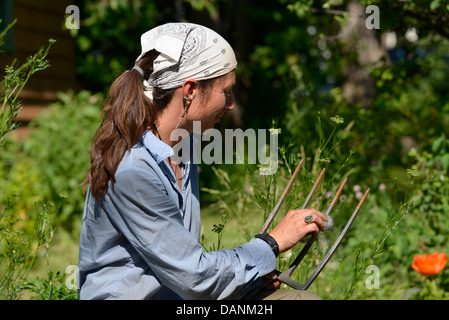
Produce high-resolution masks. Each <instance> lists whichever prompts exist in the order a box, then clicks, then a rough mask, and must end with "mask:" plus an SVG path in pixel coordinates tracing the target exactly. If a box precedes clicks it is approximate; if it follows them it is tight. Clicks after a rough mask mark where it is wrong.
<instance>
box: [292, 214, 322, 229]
mask: <svg viewBox="0 0 449 320" xmlns="http://www.w3.org/2000/svg"><path fill="white" fill-rule="evenodd" d="M289 214H292V215H298V219H300V220H302V221H303V222H304V223H305V224H308V225H310V227H309V228H310V229H313V231H315V228H314V227H313V224H315V225H316V226H317V227H318V229H319V230H324V228H325V224H324V223H325V222H327V221H328V219H327V217H326V216H325V215H324V214H323V213H322V212H320V211H318V210H316V209H298V210H291V211H290V212H289Z"/></svg>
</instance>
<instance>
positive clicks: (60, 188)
mask: <svg viewBox="0 0 449 320" xmlns="http://www.w3.org/2000/svg"><path fill="white" fill-rule="evenodd" d="M59 98H60V102H57V103H55V104H53V105H52V106H50V107H49V108H48V110H46V111H45V112H43V113H42V114H41V115H40V116H39V117H38V118H37V119H35V120H34V121H33V123H32V124H31V128H33V131H32V133H31V135H30V137H29V138H28V139H26V140H24V141H18V142H13V141H8V143H7V145H5V151H6V152H5V153H3V154H2V156H1V157H2V158H3V160H4V163H3V166H4V169H5V176H4V180H6V182H5V183H3V184H2V186H0V190H2V194H5V195H6V194H10V193H11V192H16V193H18V194H21V195H22V196H23V201H21V202H20V203H16V204H15V209H16V211H17V212H25V214H26V212H29V211H30V209H32V207H33V205H34V202H35V201H39V200H44V199H47V200H51V201H54V200H55V199H59V198H63V199H64V201H63V205H62V206H61V210H60V212H59V214H58V218H57V223H58V224H60V225H62V226H63V227H64V228H66V229H68V230H72V228H73V227H77V226H79V221H80V219H79V218H80V216H81V214H82V212H83V208H84V197H85V196H84V194H83V192H82V189H81V188H80V187H79V185H80V184H81V183H82V182H83V181H84V179H85V177H86V174H87V170H88V168H89V163H90V161H89V154H88V150H89V148H90V145H91V143H92V139H93V136H94V134H95V131H96V129H97V128H98V125H99V123H100V120H101V103H102V100H101V98H100V96H99V95H91V94H90V93H89V92H85V91H84V92H80V93H79V94H78V95H73V94H59ZM6 172H7V173H6ZM74 222H76V223H75V225H74V224H73V223H74Z"/></svg>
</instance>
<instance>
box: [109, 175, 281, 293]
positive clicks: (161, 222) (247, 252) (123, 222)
mask: <svg viewBox="0 0 449 320" xmlns="http://www.w3.org/2000/svg"><path fill="white" fill-rule="evenodd" d="M115 178H116V183H115V184H114V187H113V188H110V189H109V190H108V192H107V194H106V198H105V205H106V208H107V211H108V215H110V219H111V220H112V221H113V222H114V224H115V225H116V226H117V228H118V229H119V230H120V231H121V232H122V233H123V234H124V236H125V237H126V238H127V240H128V241H129V242H130V244H131V245H132V246H133V248H134V249H135V250H136V251H137V252H138V253H139V254H140V255H141V257H142V258H143V259H144V260H145V262H146V263H147V264H148V265H149V266H150V268H151V270H152V271H153V272H154V273H155V274H156V276H157V277H158V279H159V281H160V282H161V283H162V284H163V285H165V286H167V287H168V288H170V289H171V290H173V291H174V292H176V293H177V294H178V295H179V296H180V297H182V298H183V299H224V298H226V297H228V296H229V295H231V294H232V293H233V292H235V291H237V290H242V288H244V287H245V286H247V285H248V284H249V283H251V282H253V281H255V280H256V279H258V278H259V277H261V276H263V275H265V274H267V273H269V272H271V271H273V270H274V269H275V268H276V257H275V255H274V253H273V252H272V250H271V248H270V247H269V245H268V244H267V243H265V242H264V241H263V240H260V239H254V240H252V241H250V242H248V243H245V244H243V245H241V246H238V247H236V248H232V249H223V250H218V251H214V252H207V253H206V252H203V247H202V245H201V244H200V243H199V241H198V240H197V239H195V238H194V236H193V235H192V234H191V233H190V232H189V230H187V229H186V228H185V227H184V225H183V221H182V216H181V214H180V212H179V209H178V208H177V206H176V204H175V203H174V202H173V201H172V199H171V198H170V197H169V195H168V194H167V191H166V190H165V188H164V185H163V184H162V182H161V181H160V180H159V178H158V177H157V175H156V174H151V172H150V173H149V172H148V171H144V170H143V169H139V168H126V169H122V170H120V171H118V172H117V173H116V175H115Z"/></svg>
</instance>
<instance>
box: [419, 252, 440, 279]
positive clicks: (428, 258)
mask: <svg viewBox="0 0 449 320" xmlns="http://www.w3.org/2000/svg"><path fill="white" fill-rule="evenodd" d="M447 261H448V258H447V255H446V254H445V253H441V252H435V253H432V254H423V255H420V256H416V257H414V258H413V263H412V268H413V269H414V270H416V271H418V272H419V273H421V274H422V275H424V276H432V275H435V274H438V273H440V272H441V271H443V269H444V267H445V266H446V263H447Z"/></svg>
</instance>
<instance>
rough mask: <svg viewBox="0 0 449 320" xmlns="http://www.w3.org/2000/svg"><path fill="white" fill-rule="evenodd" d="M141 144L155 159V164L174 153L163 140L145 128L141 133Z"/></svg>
mask: <svg viewBox="0 0 449 320" xmlns="http://www.w3.org/2000/svg"><path fill="white" fill-rule="evenodd" d="M142 140H143V145H144V147H145V148H146V149H147V150H148V152H149V153H150V154H151V156H152V157H153V158H154V160H156V162H157V164H159V163H161V162H162V161H163V160H165V159H167V158H168V157H171V156H172V155H174V154H175V152H174V151H173V148H172V147H170V146H169V145H168V144H166V143H165V142H163V141H161V140H160V139H158V138H157V137H156V136H155V135H154V134H153V132H151V131H149V130H147V131H145V133H144V134H143V138H142Z"/></svg>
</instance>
